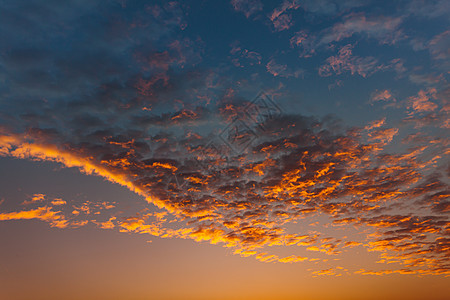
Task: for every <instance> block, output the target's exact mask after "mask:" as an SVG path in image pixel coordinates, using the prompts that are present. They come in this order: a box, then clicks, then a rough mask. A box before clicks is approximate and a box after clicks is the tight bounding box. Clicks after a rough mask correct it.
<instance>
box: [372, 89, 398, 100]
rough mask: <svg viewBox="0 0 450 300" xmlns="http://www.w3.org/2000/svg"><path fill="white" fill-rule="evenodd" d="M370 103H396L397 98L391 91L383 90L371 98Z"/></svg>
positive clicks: (373, 94) (376, 92)
mask: <svg viewBox="0 0 450 300" xmlns="http://www.w3.org/2000/svg"><path fill="white" fill-rule="evenodd" d="M369 101H370V102H371V103H374V102H380V101H382V102H395V98H394V96H393V95H392V93H391V91H389V90H381V91H378V90H376V91H375V92H373V93H372V95H371V96H370V100H369Z"/></svg>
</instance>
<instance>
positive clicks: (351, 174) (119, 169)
mask: <svg viewBox="0 0 450 300" xmlns="http://www.w3.org/2000/svg"><path fill="white" fill-rule="evenodd" d="M88 2H89V1H88ZM32 3H34V5H36V3H37V2H32ZM231 3H232V4H233V6H234V8H235V9H236V10H237V11H240V12H243V13H244V14H245V15H246V17H250V16H253V15H255V14H257V13H258V12H259V11H260V10H261V9H262V8H260V6H259V2H258V1H245V2H244V1H232V2H231ZM302 3H303V5H304V10H306V11H309V12H313V11H318V12H320V13H321V14H325V15H332V14H333V11H334V12H343V11H345V10H346V8H345V7H356V6H357V4H355V3H354V2H353V4H352V1H345V2H342V3H343V4H340V3H341V2H339V3H338V2H323V1H321V2H317V3H316V4H314V3H312V2H308V1H303V2H301V1H284V2H282V3H281V4H280V5H279V6H278V7H276V8H275V9H274V10H273V11H272V12H271V13H270V14H269V19H270V20H271V22H272V25H273V26H274V28H275V30H276V31H283V30H288V29H290V28H291V27H292V26H293V18H292V14H293V12H294V11H298V10H299V9H300V8H302ZM323 3H326V4H328V3H331V4H333V5H330V7H326V6H324V5H321V4H323ZM25 4H26V3H25V2H24V1H17V2H14V3H12V4H10V5H9V6H7V7H6V6H5V7H4V8H5V10H3V11H4V13H3V14H2V17H4V18H1V19H0V20H1V21H0V23H1V24H4V25H5V26H4V28H5V30H4V31H5V36H4V40H5V43H4V44H2V45H3V46H2V45H0V50H1V51H0V52H1V53H2V54H1V56H0V67H1V68H2V72H3V73H4V74H5V76H6V77H5V78H8V84H7V86H6V87H4V88H2V89H1V90H0V96H1V97H2V98H1V99H2V103H1V107H2V110H1V112H0V155H1V156H8V157H15V158H19V159H28V160H38V161H52V162H57V163H60V164H61V165H64V166H66V167H74V168H78V169H79V170H80V172H82V173H85V174H91V175H96V176H100V177H102V178H104V179H106V180H108V181H110V182H113V183H117V184H120V185H122V186H124V187H126V188H127V189H129V190H130V191H132V192H135V193H136V194H138V195H140V196H141V197H142V198H143V199H145V201H142V202H143V203H142V206H143V207H144V209H142V210H140V211H138V212H132V213H129V214H127V215H126V214H125V213H123V214H120V213H119V211H120V209H119V208H116V206H119V205H116V204H111V203H92V202H89V201H83V202H79V203H74V202H72V201H66V200H62V199H61V198H58V197H49V196H45V197H44V196H36V195H37V194H36V195H35V196H36V197H35V199H37V200H36V201H31V202H30V203H29V205H41V207H37V208H30V209H28V208H29V207H27V209H28V210H21V211H16V212H5V213H1V214H0V216H1V217H0V219H1V220H4V221H7V220H18V219H38V220H42V221H45V222H49V223H50V224H51V226H56V227H77V226H84V225H86V224H89V223H91V224H95V225H96V226H98V227H99V228H103V229H113V230H118V231H121V232H124V233H134V234H148V235H153V236H158V237H161V238H181V239H191V240H194V241H197V242H207V243H211V244H218V245H221V246H224V247H228V248H232V251H233V253H235V254H237V255H241V256H243V257H253V258H254V259H256V260H258V261H262V262H281V263H301V262H305V263H306V262H317V261H321V262H323V257H337V258H338V257H340V255H342V254H343V253H345V252H351V251H352V249H353V247H359V248H362V247H364V248H366V249H368V250H373V251H375V252H378V253H379V254H380V259H382V260H384V261H385V262H386V263H387V262H391V261H393V260H400V261H401V262H402V264H403V265H402V266H401V269H398V268H397V269H395V267H392V269H391V272H403V273H407V272H416V273H418V274H422V273H426V272H428V273H436V274H442V273H445V272H447V273H448V270H449V268H448V263H446V261H445V258H446V255H447V252H446V251H447V250H446V249H447V248H446V247H447V244H448V241H447V240H446V239H445V236H446V234H448V218H447V215H446V213H447V212H448V202H447V200H446V197H447V195H448V192H447V185H446V184H445V183H446V177H445V176H448V170H447V169H444V168H443V167H442V165H444V163H443V162H444V161H445V160H446V159H447V158H448V151H447V152H446V150H443V149H444V148H446V147H448V145H447V144H445V142H443V141H442V139H441V140H439V139H437V138H433V137H430V136H429V135H431V134H429V135H426V132H425V131H424V132H423V135H424V136H425V137H424V138H423V140H424V141H434V143H431V142H424V143H423V145H422V144H421V145H417V144H416V141H417V139H418V138H419V136H418V135H417V136H414V137H410V138H406V139H403V142H404V144H402V145H401V147H400V146H399V147H391V146H393V145H392V143H393V142H396V141H397V140H399V139H401V138H402V137H403V136H405V133H404V132H402V130H403V129H404V127H402V126H392V125H389V124H388V121H387V120H388V118H383V119H380V118H378V119H377V120H375V121H372V120H368V122H367V123H368V124H367V125H362V126H361V127H346V126H345V123H344V122H341V121H339V120H336V119H333V118H331V117H325V118H318V117H313V116H304V115H301V114H299V113H297V112H295V111H287V112H285V113H283V111H282V109H281V108H280V107H279V105H277V104H276V102H275V100H274V99H273V98H272V97H271V96H272V95H270V94H267V93H262V94H260V95H258V97H257V98H256V99H254V100H253V102H252V101H249V100H248V99H247V98H246V97H245V96H244V95H243V94H245V93H240V92H239V91H238V90H237V89H236V88H235V85H234V84H232V83H231V82H232V81H233V79H232V78H225V76H223V75H222V74H223V73H221V69H223V68H222V66H221V68H219V67H217V68H216V69H214V68H210V67H208V66H207V65H204V64H203V62H204V58H203V54H204V52H205V51H204V50H203V49H204V47H203V46H202V40H201V39H197V38H195V37H193V36H190V37H187V36H186V35H185V34H183V33H184V32H185V30H187V28H189V27H188V26H189V24H187V23H186V21H185V19H186V18H185V12H184V9H185V7H184V6H183V5H181V4H179V3H176V2H169V3H156V4H152V5H148V4H146V3H145V1H143V2H136V3H134V4H133V5H130V6H126V5H125V7H122V6H115V5H110V4H102V5H101V4H99V2H89V3H87V2H86V3H85V2H82V3H81V4H78V2H77V3H75V2H67V3H62V2H61V3H59V2H58V4H57V5H54V6H51V5H45V4H44V9H43V10H41V11H37V10H34V9H32V7H33V6H30V7H26V6H27V5H25ZM83 4H84V5H83ZM316 5H317V6H316ZM2 7H3V6H2ZM68 8H73V9H68ZM22 9H23V10H22ZM122 10H126V12H127V15H128V16H129V18H125V19H122V18H120V17H117V19H115V18H113V19H110V18H106V17H104V16H110V15H117V16H121V15H122V13H121V12H122ZM19 11H20V12H23V13H20V14H19V13H18V12H19ZM48 16H54V17H53V18H50V20H49V21H48V22H46V19H47V18H48ZM16 18H17V20H16ZM80 18H86V19H87V21H86V22H81V23H80V22H72V21H73V20H77V19H80ZM402 20H403V19H402V18H400V17H368V16H365V15H363V14H348V15H346V16H345V17H344V18H343V19H342V21H340V22H338V23H336V24H334V25H332V26H331V27H329V28H325V29H323V30H322V31H321V32H320V33H319V35H317V36H315V35H314V34H311V33H310V32H308V31H307V30H306V29H305V30H303V31H299V32H297V33H296V34H295V36H294V37H293V38H292V39H291V40H290V44H291V46H292V47H294V48H297V47H298V48H301V49H303V50H304V51H303V52H302V53H303V54H304V55H305V56H307V55H311V54H312V53H314V51H316V50H317V49H321V48H325V47H327V46H328V45H329V44H331V46H332V47H336V45H335V44H336V43H338V42H344V41H346V39H349V38H351V37H354V36H356V37H365V38H368V39H375V40H377V41H378V42H380V43H395V42H396V41H397V40H398V39H400V38H402V33H401V30H400V24H401V22H402ZM21 24H27V26H26V27H27V28H28V29H27V30H25V29H24V28H23V26H22V25H21ZM52 28H53V29H52ZM54 28H58V29H59V30H54ZM28 30H29V32H28ZM80 32H83V33H84V34H80ZM441 38H442V37H439V38H436V42H435V43H431V44H430V45H436V48H433V49H437V50H432V51H435V52H430V53H435V54H436V57H440V56H441V55H442V54H441V52H442V51H440V50H439V49H441V48H442V47H441V46H442V43H441V40H442V39H441ZM24 40H26V41H27V42H26V43H25V44H24ZM444 44H445V43H444ZM67 45H71V47H70V51H69V50H68V48H67V47H68V46H67ZM226 45H229V44H228V43H227V44H226ZM231 48H232V49H231V52H229V53H228V51H226V52H227V54H226V55H230V58H231V59H232V61H233V62H234V63H235V65H236V66H239V67H240V66H255V67H258V66H259V65H260V64H261V65H262V61H263V55H262V54H261V53H264V52H261V53H260V52H257V51H254V50H251V49H246V48H245V47H244V46H241V45H240V44H232V45H231ZM208 55H209V53H208V54H207V56H206V59H207V60H208V59H210V57H209V56H208ZM269 57H274V56H269ZM439 59H440V58H439ZM262 67H263V68H264V67H265V69H266V70H267V72H269V73H270V74H271V75H273V76H274V77H277V78H292V77H294V78H297V77H298V76H300V75H302V71H300V70H295V69H292V68H291V65H290V64H288V63H280V62H279V60H278V59H270V60H269V61H268V63H267V64H265V65H262ZM233 69H236V68H233ZM387 69H390V70H394V71H396V72H397V74H400V73H402V72H404V71H405V68H404V66H403V61H401V60H391V61H390V62H389V63H386V64H382V63H379V62H378V60H377V59H376V58H374V57H370V56H369V57H360V56H356V55H354V54H353V46H352V45H351V44H347V45H344V46H343V47H340V48H339V51H338V53H337V54H336V55H333V56H331V57H329V58H327V59H326V60H325V63H324V64H323V65H322V66H320V68H319V75H321V76H324V77H327V76H331V75H333V74H335V75H341V74H346V73H350V74H358V75H360V76H362V77H365V78H367V77H369V76H370V75H372V74H374V73H375V72H378V71H382V70H387ZM239 84H240V85H242V86H244V87H245V88H248V87H247V86H246V81H245V80H242V81H240V82H239ZM245 88H244V89H245ZM247 93H249V92H248V91H247ZM447 94H448V91H446V90H438V89H437V88H436V89H433V88H429V89H425V90H421V91H419V93H418V94H417V95H414V96H411V97H409V98H407V100H406V101H404V103H405V104H406V105H407V107H408V109H409V112H410V113H411V114H410V115H408V117H407V118H406V119H405V120H404V123H402V124H401V125H404V124H407V123H408V122H416V121H417V120H418V119H417V118H419V117H420V122H423V123H426V124H430V126H431V125H433V126H434V127H435V129H440V128H438V127H439V126H437V127H436V126H435V125H436V124H438V121H443V120H445V117H446V116H447V115H448V111H449V109H448V102H445V101H444V100H442V99H444V98H445V97H446V96H447ZM371 99H372V100H371V101H372V102H374V101H377V102H378V101H383V102H384V101H392V102H393V101H394V99H393V95H392V93H391V92H390V91H389V90H381V91H376V92H375V93H374V94H373V95H372V97H371ZM399 102H400V101H399ZM408 118H409V119H408ZM447 119H448V118H447ZM417 122H419V121H417ZM442 123H444V122H442ZM336 124H342V126H337V125H336ZM415 129H416V131H417V128H415ZM408 130H414V129H411V128H409V129H408ZM409 133H410V132H409V131H408V134H409ZM415 133H417V132H415ZM395 146H396V145H395ZM392 148H399V149H396V150H395V151H394V152H392V151H391V150H392ZM429 156H430V157H429ZM436 165H440V166H441V167H440V168H437V167H435V166H436ZM430 169H432V170H433V172H435V174H434V176H433V179H430V178H429V176H428V175H429V173H430ZM51 199H53V200H51ZM38 200H39V201H38ZM41 200H42V201H41ZM44 201H46V202H44ZM124 201H125V202H126V201H127V200H124ZM43 203H45V204H43ZM55 207H56V208H55ZM419 208H420V209H419ZM322 219H324V220H326V221H323V222H319V221H318V220H320V221H322ZM292 224H298V226H296V227H294V226H292ZM353 226H355V228H356V229H355V230H356V231H357V233H362V232H363V233H364V236H363V237H360V236H359V235H355V236H348V237H342V236H341V235H342V234H340V233H338V232H335V231H334V229H339V230H341V229H343V230H345V229H349V228H352V230H353V229H354V227H353ZM311 228H313V230H311ZM359 248H355V249H353V250H356V249H359ZM280 249H281V250H280ZM280 252H282V253H283V254H281V253H280ZM305 253H306V254H305ZM305 255H307V256H305ZM326 259H328V258H326ZM318 268H319V269H320V270H314V271H312V272H313V274H314V275H327V274H328V275H334V276H338V275H339V274H342V273H343V272H344V271H345V269H343V267H340V268H338V267H332V268H328V267H325V268H323V267H322V265H320V266H318ZM404 268H408V269H407V270H408V271H405V270H406V269H405V270H403V269H404ZM414 268H416V269H414ZM414 270H416V271H414Z"/></svg>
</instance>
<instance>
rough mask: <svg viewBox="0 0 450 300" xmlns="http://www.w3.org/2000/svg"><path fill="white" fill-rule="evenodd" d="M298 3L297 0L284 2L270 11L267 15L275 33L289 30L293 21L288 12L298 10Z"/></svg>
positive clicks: (285, 0)
mask: <svg viewBox="0 0 450 300" xmlns="http://www.w3.org/2000/svg"><path fill="white" fill-rule="evenodd" d="M299 2H300V1H298V0H284V1H283V3H282V4H281V5H280V6H279V7H277V8H275V9H274V10H273V11H272V13H271V14H270V15H269V19H270V21H271V22H272V25H273V27H274V28H275V30H276V31H283V30H287V29H289V28H291V26H292V25H293V20H292V16H291V14H290V13H289V12H288V11H289V10H297V9H298V8H300V3H299Z"/></svg>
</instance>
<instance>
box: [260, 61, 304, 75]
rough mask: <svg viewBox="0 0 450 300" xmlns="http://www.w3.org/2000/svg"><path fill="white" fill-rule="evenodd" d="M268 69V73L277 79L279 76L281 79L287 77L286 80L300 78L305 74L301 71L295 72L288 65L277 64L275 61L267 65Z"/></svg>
mask: <svg viewBox="0 0 450 300" xmlns="http://www.w3.org/2000/svg"><path fill="white" fill-rule="evenodd" d="M266 69H267V72H269V73H270V74H272V75H273V76H275V77H277V76H279V77H285V78H289V77H295V78H298V77H299V76H300V75H302V74H303V72H304V71H303V70H301V69H298V70H295V71H293V70H291V69H290V68H289V67H288V66H287V65H284V64H278V63H277V62H275V60H274V59H271V60H270V61H269V62H268V63H267V65H266Z"/></svg>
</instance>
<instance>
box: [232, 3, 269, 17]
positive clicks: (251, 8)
mask: <svg viewBox="0 0 450 300" xmlns="http://www.w3.org/2000/svg"><path fill="white" fill-rule="evenodd" d="M231 5H233V7H234V9H235V10H236V11H238V12H241V13H243V14H244V15H245V16H246V17H247V18H249V17H250V16H251V15H253V14H255V13H257V12H259V11H261V10H262V9H263V4H262V3H261V1H260V0H231Z"/></svg>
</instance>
